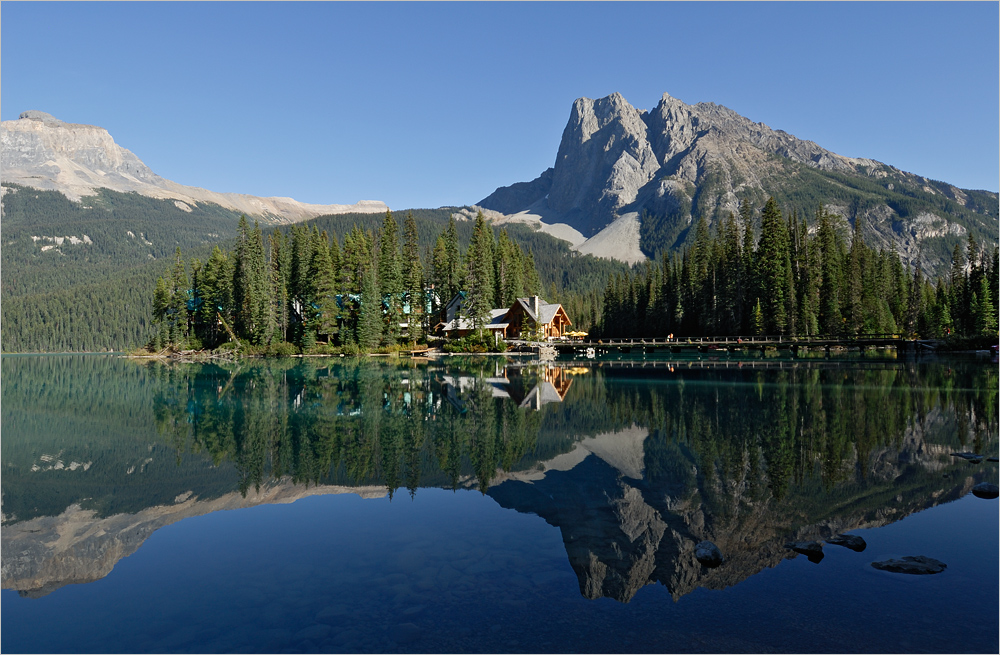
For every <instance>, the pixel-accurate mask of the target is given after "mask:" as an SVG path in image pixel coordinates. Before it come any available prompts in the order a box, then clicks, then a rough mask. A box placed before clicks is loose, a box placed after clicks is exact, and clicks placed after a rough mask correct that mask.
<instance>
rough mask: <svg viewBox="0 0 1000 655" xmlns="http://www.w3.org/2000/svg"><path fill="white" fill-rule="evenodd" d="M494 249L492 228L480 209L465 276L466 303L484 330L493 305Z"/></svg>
mask: <svg viewBox="0 0 1000 655" xmlns="http://www.w3.org/2000/svg"><path fill="white" fill-rule="evenodd" d="M493 250H494V242H493V230H492V229H491V228H490V226H489V225H487V224H486V219H485V218H484V217H483V213H482V212H479V213H478V214H477V215H476V226H475V228H473V231H472V241H471V242H470V243H469V252H468V255H467V256H466V258H465V261H466V262H468V273H467V274H466V278H465V291H466V294H467V295H466V304H465V307H464V311H465V313H466V315H467V316H468V317H469V318H471V319H472V322H473V324H474V325H475V328H476V329H477V330H481V329H482V328H483V327H484V326H485V325H486V324H487V323H488V322H489V318H490V310H491V309H493V306H494V296H493V292H494V288H495V285H494V279H493Z"/></svg>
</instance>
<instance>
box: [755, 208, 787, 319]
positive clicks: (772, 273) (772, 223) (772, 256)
mask: <svg viewBox="0 0 1000 655" xmlns="http://www.w3.org/2000/svg"><path fill="white" fill-rule="evenodd" d="M788 261H789V255H788V231H787V229H786V227H785V222H784V221H783V220H782V218H781V210H780V209H778V203H776V202H775V201H774V198H773V197H772V198H769V199H768V201H767V203H766V204H765V205H764V210H763V211H762V212H761V223H760V241H759V242H758V244H757V266H758V287H757V289H758V291H757V297H758V298H759V299H762V300H763V301H764V304H763V306H762V310H763V312H764V329H765V330H766V331H768V332H774V333H776V334H784V333H785V331H786V330H787V328H788V314H787V307H786V305H785V295H786V293H787V288H788V285H787V276H786V274H785V267H786V266H787V265H788Z"/></svg>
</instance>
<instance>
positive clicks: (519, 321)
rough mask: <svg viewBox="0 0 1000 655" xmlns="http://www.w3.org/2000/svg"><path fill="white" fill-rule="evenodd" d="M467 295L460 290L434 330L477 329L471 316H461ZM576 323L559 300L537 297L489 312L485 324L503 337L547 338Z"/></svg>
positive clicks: (453, 332) (451, 334)
mask: <svg viewBox="0 0 1000 655" xmlns="http://www.w3.org/2000/svg"><path fill="white" fill-rule="evenodd" d="M464 301H465V295H464V294H463V293H458V294H456V295H455V297H454V298H452V299H451V301H450V302H449V303H448V304H447V305H446V306H445V309H444V311H443V312H442V317H441V321H440V322H439V323H438V324H437V326H436V328H435V331H436V332H438V333H439V334H443V335H444V336H449V337H464V336H465V335H467V334H470V333H471V332H472V331H473V330H474V325H473V323H472V320H471V319H468V318H461V309H462V304H463V302H464ZM571 325H573V322H572V321H571V320H569V316H568V315H567V314H566V310H565V309H563V306H562V305H561V304H559V303H547V302H545V301H544V300H542V299H541V298H539V297H538V296H531V297H529V298H518V299H517V300H516V301H514V304H513V305H511V306H510V307H508V308H506V309H504V308H499V309H493V310H491V311H490V321H489V323H488V324H486V325H485V326H484V328H485V329H486V330H489V331H490V332H492V333H493V334H494V335H497V336H498V337H500V338H503V339H526V340H536V339H540V340H546V339H551V338H556V337H562V336H563V335H564V334H565V333H566V329H567V328H568V327H569V326H571Z"/></svg>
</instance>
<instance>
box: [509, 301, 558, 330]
mask: <svg viewBox="0 0 1000 655" xmlns="http://www.w3.org/2000/svg"><path fill="white" fill-rule="evenodd" d="M517 302H519V303H520V304H521V307H523V308H524V311H525V313H526V314H527V315H528V316H530V317H531V318H532V319H534V321H535V322H536V323H541V324H542V325H544V324H546V323H551V322H552V320H553V319H554V318H555V317H556V312H558V311H559V308H560V307H562V305H560V304H559V303H557V302H556V303H547V302H545V301H543V300H542V299H541V298H539V300H538V316H535V310H534V307H532V303H531V298H518V299H517Z"/></svg>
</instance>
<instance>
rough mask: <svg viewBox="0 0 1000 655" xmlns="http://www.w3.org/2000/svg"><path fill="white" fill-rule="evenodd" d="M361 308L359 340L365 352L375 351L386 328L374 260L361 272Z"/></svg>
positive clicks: (358, 325) (358, 327) (358, 326)
mask: <svg viewBox="0 0 1000 655" xmlns="http://www.w3.org/2000/svg"><path fill="white" fill-rule="evenodd" d="M361 285H362V287H361V308H360V311H359V314H358V324H357V342H358V346H360V347H361V349H362V351H364V352H372V351H374V350H375V349H376V348H377V347H378V345H379V342H381V341H382V332H383V328H384V322H383V316H382V294H381V293H380V291H379V284H378V269H377V267H376V266H375V264H374V262H372V263H371V264H370V265H369V266H368V268H367V270H365V271H363V272H362V274H361Z"/></svg>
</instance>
